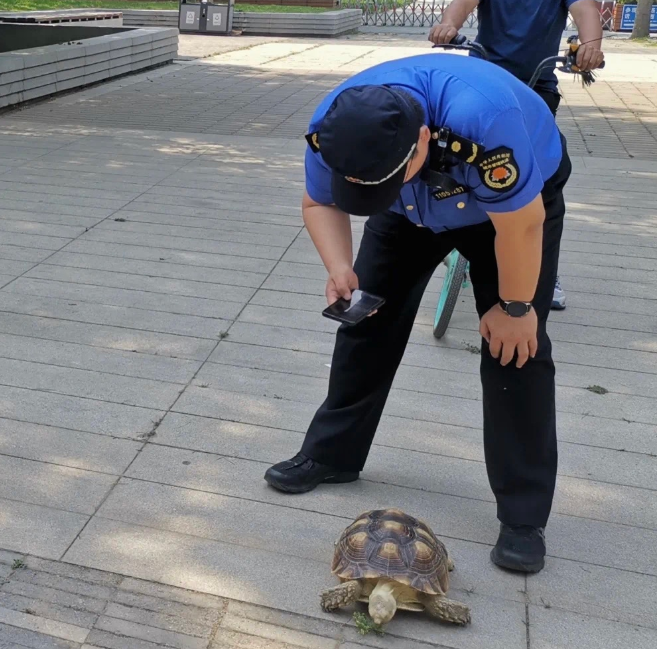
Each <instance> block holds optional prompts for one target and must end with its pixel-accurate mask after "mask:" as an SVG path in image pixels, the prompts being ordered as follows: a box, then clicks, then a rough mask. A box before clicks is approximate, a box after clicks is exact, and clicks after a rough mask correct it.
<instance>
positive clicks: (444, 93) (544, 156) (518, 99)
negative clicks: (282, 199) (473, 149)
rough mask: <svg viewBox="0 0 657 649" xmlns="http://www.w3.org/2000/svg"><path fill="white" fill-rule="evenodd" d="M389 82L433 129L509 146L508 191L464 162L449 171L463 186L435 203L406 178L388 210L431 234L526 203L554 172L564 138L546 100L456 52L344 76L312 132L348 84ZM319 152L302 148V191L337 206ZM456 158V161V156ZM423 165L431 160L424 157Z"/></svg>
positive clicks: (489, 145)
mask: <svg viewBox="0 0 657 649" xmlns="http://www.w3.org/2000/svg"><path fill="white" fill-rule="evenodd" d="M368 84H372V85H389V86H391V87H394V88H398V89H400V90H405V91H406V92H408V93H409V94H411V95H412V96H413V97H415V98H416V99H417V100H418V101H419V102H420V104H421V105H422V107H423V109H424V111H425V117H426V123H427V125H429V126H430V127H431V128H432V130H433V129H435V128H438V127H441V126H447V127H448V128H450V129H451V130H452V131H453V132H454V133H456V134H458V135H460V136H462V137H465V138H468V139H470V140H472V141H473V142H475V143H477V144H479V145H482V146H484V147H485V148H486V151H487V152H488V151H491V150H493V149H495V148H498V147H507V149H509V150H511V151H512V155H513V159H514V164H515V166H516V168H517V171H518V180H517V182H515V184H514V185H513V186H512V187H511V188H509V189H508V190H507V191H494V190H492V189H490V188H489V187H488V186H487V185H486V184H485V183H483V182H482V180H481V178H480V175H479V173H478V171H477V168H476V167H475V166H473V165H469V164H467V163H465V162H462V163H458V164H456V165H455V166H454V167H452V168H450V170H449V175H450V176H451V177H452V178H454V179H455V180H456V181H457V182H458V183H460V184H461V185H463V186H464V187H465V188H466V189H465V191H463V192H460V193H456V194H454V195H453V196H450V197H449V198H443V199H440V200H436V199H435V198H434V197H433V195H432V192H433V190H432V189H431V188H430V187H429V186H428V185H427V184H426V183H425V182H424V181H423V180H422V179H421V178H420V176H421V174H418V175H417V176H416V177H415V178H413V179H411V181H410V182H407V183H406V184H405V185H404V186H403V187H402V190H401V194H400V197H399V199H398V200H397V201H396V202H395V204H394V205H393V206H392V207H391V208H390V209H391V211H393V212H397V213H399V214H402V215H405V216H406V218H408V219H409V220H410V221H412V222H413V223H416V224H418V225H424V226H426V227H428V228H431V229H432V230H433V231H434V232H442V231H445V230H453V229H456V228H460V227H464V226H468V225H475V224H477V223H483V222H484V221H487V220H488V215H487V212H513V211H516V210H519V209H521V208H522V207H525V206H526V205H528V204H529V203H530V202H531V201H532V200H533V199H534V198H536V196H538V194H539V193H540V192H541V190H542V189H543V185H544V183H545V181H546V180H547V179H548V178H550V176H552V174H554V172H555V171H556V170H557V167H558V166H559V162H560V160H561V153H562V150H561V141H560V135H559V131H558V129H557V127H556V124H555V121H554V118H553V117H552V114H551V113H550V111H549V109H548V107H547V106H546V104H545V102H544V101H543V100H542V99H541V98H540V97H539V96H538V95H537V94H536V93H534V92H533V91H532V90H530V89H529V88H528V87H527V86H526V85H524V84H523V83H522V82H520V81H518V80H517V79H515V78H514V77H513V76H512V75H510V74H509V73H508V72H506V71H505V70H503V69H502V68H500V67H498V66H496V65H493V64H491V63H487V62H485V61H481V60H477V59H473V58H468V57H464V56H457V55H453V54H436V53H430V54H424V55H421V56H414V57H411V58H406V59H398V60H396V61H389V62H387V63H383V64H381V65H377V66H375V67H373V68H370V69H368V70H365V71H363V72H361V73H359V74H357V75H355V76H354V77H352V78H350V79H348V80H347V81H346V82H344V83H343V84H342V85H341V86H339V87H338V88H336V89H335V90H334V91H333V92H332V93H330V94H329V95H328V96H327V97H326V98H325V100H324V101H323V102H322V103H321V104H320V106H319V107H318V108H317V110H316V111H315V114H314V115H313V118H312V120H311V123H310V132H311V133H312V132H316V131H318V130H319V129H320V126H321V123H322V120H323V118H324V115H325V114H326V111H327V110H328V108H329V107H330V105H331V103H332V102H333V99H334V98H335V97H336V96H337V95H338V94H339V93H340V92H341V91H342V90H345V89H346V88H350V87H353V86H361V85H368ZM319 145H320V151H319V152H318V153H313V151H312V150H311V149H310V147H308V149H307V150H306V158H305V170H306V191H307V192H308V195H309V196H310V198H311V199H313V200H314V201H315V202H317V203H320V204H322V205H331V204H333V203H334V201H333V197H332V195H331V170H330V168H329V167H328V165H326V163H325V162H324V161H323V159H322V156H321V134H320V139H319ZM454 162H457V161H456V160H454ZM427 164H428V162H427Z"/></svg>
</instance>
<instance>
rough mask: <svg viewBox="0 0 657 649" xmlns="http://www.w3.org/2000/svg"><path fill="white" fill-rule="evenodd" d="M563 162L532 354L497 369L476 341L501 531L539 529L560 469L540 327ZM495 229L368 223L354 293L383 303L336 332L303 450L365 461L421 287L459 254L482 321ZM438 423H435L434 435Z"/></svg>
mask: <svg viewBox="0 0 657 649" xmlns="http://www.w3.org/2000/svg"><path fill="white" fill-rule="evenodd" d="M570 169H571V167H570V160H569V159H568V155H567V153H566V149H565V142H564V156H563V159H562V162H561V165H560V167H559V169H558V170H557V172H556V173H555V174H554V176H553V177H552V178H551V179H550V180H549V181H548V182H547V183H546V185H545V187H544V189H543V201H544V203H545V210H546V215H547V216H546V220H545V224H544V234H543V261H542V265H541V271H540V278H539V281H538V288H537V292H536V297H535V300H534V305H535V309H536V312H537V315H538V352H537V354H536V356H535V358H533V359H530V360H529V361H528V362H527V363H526V365H525V366H524V367H523V368H522V369H517V368H516V367H515V365H514V364H513V363H512V364H509V365H507V366H506V367H502V365H500V363H499V361H498V360H496V359H494V358H493V357H492V356H491V355H490V351H489V349H488V345H487V344H486V342H485V341H482V352H481V382H482V386H483V408H484V448H485V455H486V466H487V470H488V476H489V480H490V485H491V487H492V490H493V492H494V494H495V497H496V500H497V505H498V517H499V519H500V520H501V521H502V522H503V523H506V524H508V525H533V526H537V527H543V526H545V524H546V522H547V519H548V516H549V514H550V509H551V506H552V498H553V495H554V487H555V480H556V472H557V438H556V424H555V403H554V396H555V388H554V373H555V370H554V363H553V361H552V355H551V349H552V348H551V343H550V339H549V338H548V335H547V332H546V330H545V326H546V321H547V317H548V314H549V312H550V305H551V303H552V293H553V290H554V282H555V279H556V272H557V263H558V258H559V243H560V239H561V232H562V227H563V216H564V211H565V205H564V199H563V191H562V190H563V187H564V185H565V183H566V181H567V179H568V176H569V174H570ZM494 240H495V230H494V228H493V225H492V223H491V222H490V221H488V222H486V223H482V224H480V225H475V226H471V227H465V228H460V229H458V230H452V231H450V232H446V233H440V234H435V233H433V232H432V231H431V230H429V229H427V228H420V227H417V226H415V225H413V224H412V223H411V222H410V221H408V220H407V219H406V218H405V217H404V216H401V215H399V214H395V213H392V212H387V213H383V214H377V215H375V216H372V217H370V218H369V219H368V221H367V222H366V224H365V231H364V234H363V238H362V242H361V245H360V250H359V253H358V256H357V259H356V263H355V265H354V269H355V271H356V274H357V275H358V278H359V282H360V288H361V289H363V290H365V291H369V292H371V293H374V294H375V295H380V296H382V297H384V298H386V304H385V306H384V307H382V308H381V310H380V311H379V312H378V313H377V314H376V315H374V316H373V317H371V318H368V319H367V320H365V321H364V322H362V323H361V324H359V325H357V326H354V327H345V326H342V327H340V329H339V330H338V333H337V338H336V345H335V351H334V354H333V362H332V365H331V374H330V381H329V389H328V396H327V398H326V401H325V402H324V403H323V404H322V406H321V407H320V408H319V410H318V411H317V413H316V415H315V417H314V419H313V421H312V423H311V424H310V427H309V429H308V433H307V435H306V438H305V441H304V444H303V448H302V451H301V452H302V453H304V454H305V455H307V456H308V457H310V458H312V459H314V460H316V461H317V462H321V463H322V464H328V465H331V466H334V467H339V468H341V469H344V470H356V471H360V470H361V469H362V468H363V466H364V465H365V461H366V459H367V455H368V453H369V450H370V446H371V444H372V441H373V439H374V434H375V432H376V429H377V426H378V423H379V420H380V418H381V414H382V412H383V408H384V406H385V403H386V399H387V397H388V393H389V391H390V388H391V385H392V382H393V379H394V377H395V373H396V371H397V368H398V366H399V364H400V362H401V360H402V356H403V354H404V350H405V348H406V344H407V343H408V339H409V336H410V333H411V329H412V327H413V323H414V321H415V317H416V315H417V311H418V308H419V305H420V301H421V299H422V295H423V293H424V291H425V288H426V286H427V283H428V282H429V279H430V278H431V276H432V274H433V272H434V271H435V269H436V267H437V266H438V264H440V263H441V262H442V260H443V258H444V257H445V256H446V255H447V254H449V252H450V251H451V250H453V249H454V248H456V249H457V250H458V251H459V252H460V253H461V254H462V255H463V256H465V257H466V258H467V259H468V260H469V261H470V273H471V279H472V284H473V287H474V294H475V299H476V305H477V311H478V313H479V316H480V317H481V316H482V315H483V314H484V313H486V311H488V310H489V309H490V308H491V307H492V306H493V305H495V304H496V303H497V302H498V300H499V291H498V276H497V262H496V259H495V250H494ZM439 430H440V427H439V425H436V434H439Z"/></svg>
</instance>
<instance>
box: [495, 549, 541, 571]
mask: <svg viewBox="0 0 657 649" xmlns="http://www.w3.org/2000/svg"><path fill="white" fill-rule="evenodd" d="M490 560H491V561H492V562H493V563H494V564H495V565H496V566H499V567H500V568H504V569H505V570H511V571H513V572H525V573H530V574H533V573H537V572H540V571H541V570H543V568H545V558H542V559H541V560H540V561H537V562H535V563H524V562H522V561H505V560H504V559H502V558H500V557H498V556H497V554H496V553H495V548H493V549H492V550H491V552H490Z"/></svg>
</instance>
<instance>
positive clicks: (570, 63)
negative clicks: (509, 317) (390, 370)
mask: <svg viewBox="0 0 657 649" xmlns="http://www.w3.org/2000/svg"><path fill="white" fill-rule="evenodd" d="M577 41H578V37H577V35H573V36H569V37H568V40H567V41H566V42H567V43H568V49H567V50H566V52H565V53H564V54H563V56H550V57H548V58H546V59H544V60H543V61H541V62H540V63H539V64H538V66H537V68H536V70H535V71H534V74H533V75H532V77H531V79H530V80H529V83H528V84H527V85H528V86H529V87H530V88H533V87H534V86H535V85H536V82H537V81H538V79H539V77H540V76H541V72H543V70H545V69H546V68H548V67H551V66H553V65H555V64H560V66H559V67H557V70H559V71H560V72H566V73H568V74H579V75H580V76H581V78H582V83H583V84H584V85H587V86H588V85H591V84H592V83H593V82H594V81H595V75H594V74H593V73H592V72H588V71H582V70H580V69H579V68H578V67H577V49H578V47H579V44H578V42H577ZM434 47H443V48H446V49H457V50H470V51H474V52H477V54H479V56H481V58H483V59H485V60H486V61H488V60H489V57H488V53H487V52H486V49H485V48H484V47H483V45H481V44H479V43H475V42H473V41H470V40H468V39H467V38H466V37H465V36H463V35H462V34H457V35H456V36H455V37H454V38H453V39H452V40H451V42H450V43H446V44H445V45H434ZM604 66H605V64H604V61H603V63H602V65H601V66H600V68H599V69H602V68H604ZM443 263H444V264H445V265H446V266H447V273H446V274H445V279H444V280H443V286H442V289H441V291H440V297H439V298H438V306H437V307H436V316H435V318H434V321H433V335H434V337H435V338H437V339H440V338H442V337H443V336H444V335H445V332H446V331H447V327H448V326H449V321H450V320H451V318H452V315H453V313H454V309H455V307H456V302H457V300H458V297H459V294H460V292H461V290H462V289H465V288H467V287H468V286H469V285H470V281H469V278H470V263H469V262H468V260H467V259H466V258H465V257H463V255H461V254H460V253H459V251H458V250H452V252H451V253H450V254H449V255H447V257H445V259H444V260H443Z"/></svg>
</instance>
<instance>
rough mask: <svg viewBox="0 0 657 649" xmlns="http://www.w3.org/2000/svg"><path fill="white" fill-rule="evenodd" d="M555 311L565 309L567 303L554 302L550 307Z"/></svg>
mask: <svg viewBox="0 0 657 649" xmlns="http://www.w3.org/2000/svg"><path fill="white" fill-rule="evenodd" d="M550 308H551V309H552V310H553V311H563V310H564V309H565V308H566V303H565V302H564V303H563V304H561V303H560V302H552V306H551V307H550Z"/></svg>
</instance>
